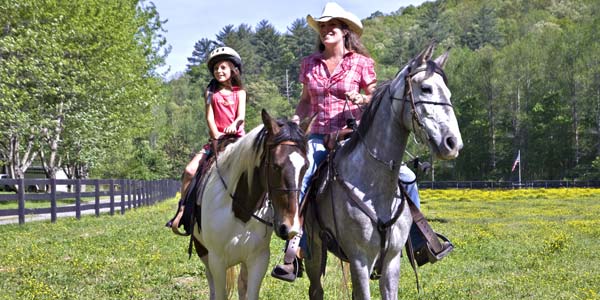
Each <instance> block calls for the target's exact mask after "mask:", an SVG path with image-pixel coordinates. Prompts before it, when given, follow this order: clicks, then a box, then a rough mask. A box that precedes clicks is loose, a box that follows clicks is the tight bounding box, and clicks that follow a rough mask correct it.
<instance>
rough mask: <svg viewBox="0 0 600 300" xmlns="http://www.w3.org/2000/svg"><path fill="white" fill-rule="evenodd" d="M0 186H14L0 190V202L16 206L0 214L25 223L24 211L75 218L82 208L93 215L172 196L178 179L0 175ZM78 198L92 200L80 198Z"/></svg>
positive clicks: (53, 217) (111, 213)
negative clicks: (45, 190) (71, 202)
mask: <svg viewBox="0 0 600 300" xmlns="http://www.w3.org/2000/svg"><path fill="white" fill-rule="evenodd" d="M29 186H48V187H49V189H48V190H49V192H48V193H31V192H27V191H26V190H27V187H29ZM57 186H66V187H68V190H70V192H57ZM0 187H4V188H5V189H6V187H16V190H17V192H16V193H14V194H13V193H10V194H0V203H3V202H4V203H6V202H14V201H17V203H18V208H15V209H0V217H11V216H12V217H14V216H18V220H19V224H24V223H25V216H26V215H42V214H50V220H51V222H56V219H57V215H58V214H59V213H74V214H75V217H76V218H77V219H80V218H81V213H82V212H83V211H86V210H87V211H89V210H93V211H94V213H95V215H96V216H99V215H100V211H101V210H102V209H105V210H106V209H107V210H108V211H109V213H110V215H114V214H115V210H116V209H118V210H119V211H120V213H121V214H124V213H125V210H127V209H131V208H136V207H139V206H143V205H152V204H154V203H156V202H158V201H163V200H165V199H169V198H172V197H174V196H175V194H176V193H177V191H178V190H179V187H180V182H179V181H175V180H166V179H165V180H154V181H143V180H129V179H73V180H71V179H2V180H0ZM82 198H93V199H94V201H93V202H92V201H90V202H82ZM63 199H74V200H75V203H74V205H64V206H58V205H57V203H58V201H57V200H63ZM40 200H45V201H50V207H44V208H26V207H25V203H26V202H28V201H29V202H34V201H40Z"/></svg>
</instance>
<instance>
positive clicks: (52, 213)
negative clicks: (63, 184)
mask: <svg viewBox="0 0 600 300" xmlns="http://www.w3.org/2000/svg"><path fill="white" fill-rule="evenodd" d="M50 188H51V189H52V190H51V191H50V222H52V223H56V179H54V178H51V179H50Z"/></svg>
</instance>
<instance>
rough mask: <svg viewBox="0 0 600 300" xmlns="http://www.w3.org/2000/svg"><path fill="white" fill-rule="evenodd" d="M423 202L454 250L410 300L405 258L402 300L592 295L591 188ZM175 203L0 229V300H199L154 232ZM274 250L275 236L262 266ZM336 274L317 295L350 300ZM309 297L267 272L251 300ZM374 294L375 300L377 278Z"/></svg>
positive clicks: (190, 265) (599, 250) (191, 277)
mask: <svg viewBox="0 0 600 300" xmlns="http://www.w3.org/2000/svg"><path fill="white" fill-rule="evenodd" d="M421 197H422V199H423V209H424V213H425V215H426V216H427V217H428V219H430V221H431V223H432V225H433V227H434V228H435V229H436V230H437V231H440V232H442V233H444V234H445V235H447V236H448V237H450V239H451V240H452V241H453V242H454V244H455V246H456V249H455V250H454V252H453V253H452V254H451V255H450V256H448V257H447V258H446V259H444V260H443V261H441V262H439V263H436V264H434V265H426V266H423V267H422V268H420V269H419V274H420V280H421V284H422V287H423V293H422V295H420V296H419V295H418V294H417V292H416V287H415V283H414V275H413V273H412V270H411V268H410V266H409V264H408V263H407V262H406V260H404V261H403V266H402V275H401V289H400V292H399V298H400V299H417V298H419V297H420V299H600V295H599V294H600V217H599V216H600V189H547V190H543V189H536V190H529V189H524V190H510V191H487V190H442V191H440V190H435V191H432V190H425V191H422V196H421ZM176 203H177V201H176V200H175V199H172V200H169V201H166V202H163V203H160V204H157V205H155V206H152V207H142V208H138V209H135V210H132V211H128V212H127V213H126V214H125V215H122V216H121V215H115V216H112V217H110V216H108V215H103V216H101V217H100V218H95V217H90V216H85V217H83V218H82V219H81V220H79V221H77V220H75V219H72V218H66V219H59V220H58V222H57V223H55V224H51V223H49V222H32V223H26V224H25V225H23V226H19V225H3V226H0V299H208V296H207V295H208V289H207V285H206V281H205V280H204V268H203V266H202V264H201V263H200V260H199V259H198V258H197V257H192V258H191V259H188V258H187V254H186V250H187V242H188V240H187V238H183V237H178V236H175V235H174V234H172V233H171V232H170V231H169V230H168V229H167V228H165V227H163V224H164V223H165V222H166V221H167V219H169V218H170V217H171V215H172V213H173V211H174V207H175V206H176ZM282 247H283V242H282V241H279V240H277V239H273V241H272V245H271V249H272V256H271V264H272V265H273V264H275V263H278V262H279V261H281V259H282V253H281V249H282ZM269 270H270V268H269ZM341 274H342V273H341V271H340V263H339V261H337V260H335V259H330V260H329V266H328V273H327V277H326V278H325V285H326V299H350V296H349V292H348V290H347V288H351V287H350V286H349V284H348V285H347V286H346V285H344V284H342V283H341V281H340V277H341V276H342V275H341ZM307 291H308V280H307V279H305V278H301V279H299V280H298V281H296V282H295V283H293V284H290V283H285V282H282V281H278V280H275V279H272V278H271V277H270V276H268V275H267V276H266V277H265V280H264V281H263V287H262V290H261V299H307V298H308V297H307ZM372 294H373V298H374V299H377V298H378V293H377V282H372ZM234 298H235V297H234Z"/></svg>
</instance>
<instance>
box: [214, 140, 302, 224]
mask: <svg viewBox="0 0 600 300" xmlns="http://www.w3.org/2000/svg"><path fill="white" fill-rule="evenodd" d="M266 146H267V150H266V151H265V156H264V157H263V160H264V164H263V165H265V166H272V161H271V155H270V153H271V150H272V149H273V148H275V147H277V146H292V147H297V148H300V146H299V145H298V144H297V143H296V142H293V141H290V140H285V141H282V142H279V143H273V144H269V143H267V144H266ZM218 161H219V160H218V157H216V152H215V169H216V171H217V175H218V176H219V179H220V180H221V183H222V184H223V186H224V187H225V190H226V191H229V187H228V185H227V182H225V178H223V176H222V175H221V172H220V170H219V164H218ZM266 185H267V194H266V195H265V197H264V198H263V202H262V204H261V205H260V206H258V205H257V206H258V207H259V208H260V207H263V205H264V202H265V200H266V199H267V198H268V196H269V195H271V194H272V192H273V191H276V192H287V193H289V192H295V193H298V194H299V193H300V188H295V189H289V188H284V187H276V188H273V187H271V182H270V178H269V172H266ZM228 194H229V197H231V202H232V205H236V207H237V208H239V209H241V210H243V211H245V212H246V213H248V214H249V215H250V216H252V217H253V218H254V219H256V220H257V221H259V222H261V223H263V224H265V225H267V226H269V227H273V222H269V221H267V220H265V219H263V218H261V217H259V216H258V215H256V213H255V212H249V211H248V210H247V209H246V208H245V207H243V206H241V205H240V204H239V203H238V201H236V200H237V198H236V197H235V196H234V195H233V194H231V193H230V192H228ZM268 205H272V204H271V203H270V202H269V203H268Z"/></svg>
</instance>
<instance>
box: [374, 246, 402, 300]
mask: <svg viewBox="0 0 600 300" xmlns="http://www.w3.org/2000/svg"><path fill="white" fill-rule="evenodd" d="M388 256H391V255H389V254H388ZM388 256H386V262H385V263H384V267H383V272H382V273H383V274H381V278H380V279H379V292H380V293H381V299H385V300H397V299H398V280H399V278H400V261H401V259H400V258H401V257H400V254H399V253H398V254H397V255H395V256H394V257H393V258H391V259H388Z"/></svg>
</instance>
